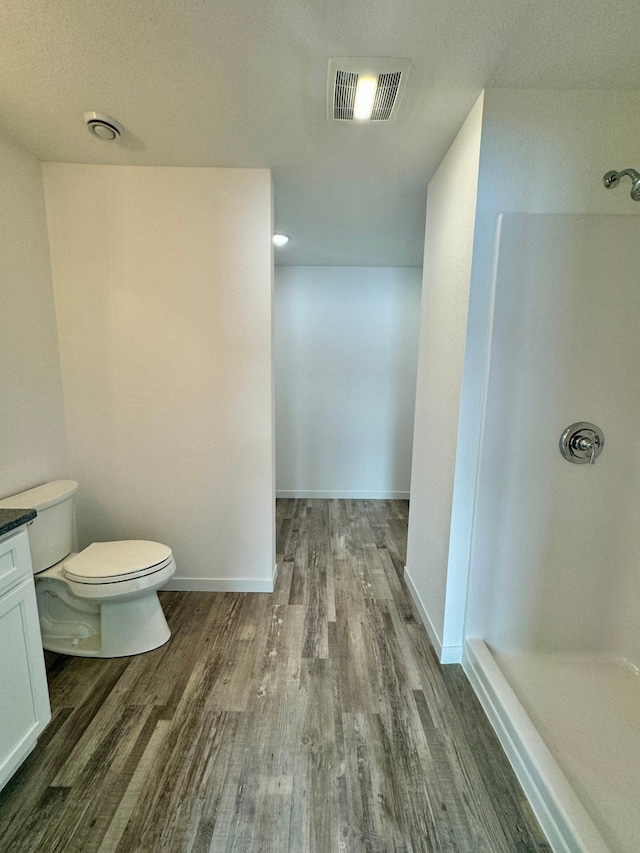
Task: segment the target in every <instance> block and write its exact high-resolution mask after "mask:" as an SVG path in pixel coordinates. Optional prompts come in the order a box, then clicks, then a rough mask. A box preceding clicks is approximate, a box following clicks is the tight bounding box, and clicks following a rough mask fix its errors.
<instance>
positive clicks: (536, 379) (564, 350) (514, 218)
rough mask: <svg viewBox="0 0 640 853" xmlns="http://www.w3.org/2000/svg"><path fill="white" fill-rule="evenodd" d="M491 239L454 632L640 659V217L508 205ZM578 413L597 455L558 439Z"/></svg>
mask: <svg viewBox="0 0 640 853" xmlns="http://www.w3.org/2000/svg"><path fill="white" fill-rule="evenodd" d="M620 191H624V190H620ZM603 192H604V190H603ZM629 204H630V205H632V204H633V202H631V201H630V200H629ZM496 245H497V252H496V264H495V273H494V304H493V312H492V317H493V324H492V333H491V334H492V338H491V348H490V363H489V371H488V377H489V378H488V384H487V387H486V394H485V409H484V423H483V431H482V437H481V454H480V473H479V480H478V491H477V500H476V516H475V524H474V536H473V544H472V557H471V567H472V568H471V578H470V594H469V600H468V613H467V626H468V630H467V635H472V636H473V635H476V636H482V637H483V638H484V639H485V640H486V641H487V642H488V643H489V645H490V646H492V647H493V648H494V649H496V650H502V651H504V650H510V651H513V650H524V649H529V650H532V649H535V650H562V651H581V652H585V651H594V652H602V653H608V654H614V655H615V656H619V657H623V658H626V659H627V660H630V661H632V662H634V663H635V664H636V665H640V523H639V522H638V520H639V519H640V217H638V216H634V215H630V216H614V215H584V216H580V215H543V214H542V215H536V214H507V215H504V216H502V217H500V219H499V221H498V233H497V242H496ZM582 420H584V421H591V422H593V423H595V424H597V425H598V426H599V427H600V428H601V429H602V430H603V431H604V435H605V447H604V450H603V452H602V454H601V455H600V457H599V458H598V459H597V461H596V463H595V465H575V464H571V463H569V462H567V461H566V460H565V459H564V458H563V457H562V456H561V454H560V452H559V449H558V442H559V438H560V435H561V433H562V432H563V430H564V429H565V427H567V426H569V425H570V424H571V423H573V422H575V421H582Z"/></svg>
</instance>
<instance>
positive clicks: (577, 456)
mask: <svg viewBox="0 0 640 853" xmlns="http://www.w3.org/2000/svg"><path fill="white" fill-rule="evenodd" d="M603 447H604V435H603V433H602V430H601V429H599V428H598V427H597V426H595V424H591V423H588V422H587V421H579V422H578V423H575V424H571V426H569V427H567V428H566V430H565V431H564V432H563V433H562V436H561V438H560V452H561V453H562V455H563V456H564V458H565V459H567V460H568V461H569V462H575V463H577V464H584V463H585V462H588V463H589V464H590V465H595V462H596V459H597V458H598V456H600V454H601V453H602V448H603Z"/></svg>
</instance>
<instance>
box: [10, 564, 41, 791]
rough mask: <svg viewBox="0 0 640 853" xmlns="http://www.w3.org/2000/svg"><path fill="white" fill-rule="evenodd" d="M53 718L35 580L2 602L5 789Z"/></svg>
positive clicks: (27, 582) (18, 587)
mask: <svg viewBox="0 0 640 853" xmlns="http://www.w3.org/2000/svg"><path fill="white" fill-rule="evenodd" d="M50 719H51V709H50V707H49V693H48V689H47V676H46V672H45V668H44V655H43V652H42V639H41V636H40V623H39V620H38V608H37V605H36V591H35V585H34V582H33V578H32V577H29V578H27V579H26V580H24V581H22V583H20V584H19V585H18V586H16V587H14V588H13V589H12V590H11V591H10V592H8V593H6V595H3V596H2V597H1V598H0V788H2V786H3V785H4V784H5V783H6V782H7V780H8V779H9V778H10V777H11V775H12V774H13V773H14V772H15V770H16V769H17V768H18V767H19V765H20V764H21V763H22V761H23V760H24V759H25V758H26V756H27V755H28V754H29V752H31V750H32V749H33V747H34V746H35V743H36V739H37V737H38V735H39V734H40V732H41V731H42V730H43V729H44V727H45V726H46V724H47V723H48V722H49V720H50Z"/></svg>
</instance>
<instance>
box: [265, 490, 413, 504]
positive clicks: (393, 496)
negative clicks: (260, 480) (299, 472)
mask: <svg viewBox="0 0 640 853" xmlns="http://www.w3.org/2000/svg"><path fill="white" fill-rule="evenodd" d="M276 497H277V498H317V499H320V500H345V501H349V500H350V501H354V500H364V501H408V500H409V492H358V491H355V492H339V491H328V492H327V491H310V490H308V489H297V490H293V491H291V490H287V489H279V490H276Z"/></svg>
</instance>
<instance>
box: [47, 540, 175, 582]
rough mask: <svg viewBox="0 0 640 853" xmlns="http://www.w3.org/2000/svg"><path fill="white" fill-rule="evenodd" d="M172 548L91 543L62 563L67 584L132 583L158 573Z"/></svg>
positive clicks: (134, 542) (154, 544)
mask: <svg viewBox="0 0 640 853" xmlns="http://www.w3.org/2000/svg"><path fill="white" fill-rule="evenodd" d="M172 556H173V555H172V553H171V548H168V547H167V546H166V545H161V544H160V543H159V542H147V541H145V540H142V539H125V540H123V541H120V542H94V543H93V545H89V547H88V548H85V549H84V551H81V552H80V553H79V554H76V555H75V556H74V557H71V559H70V560H66V561H65V562H64V563H63V570H64V574H65V576H66V577H68V578H69V579H70V580H77V581H80V582H84V583H107V582H109V581H112V582H113V581H114V580H116V579H117V580H133V579H134V578H139V577H142V576H144V575H147V574H151V572H156V571H159V570H160V569H162V568H164V566H165V565H168V564H169V563H170V562H171V559H172Z"/></svg>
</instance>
